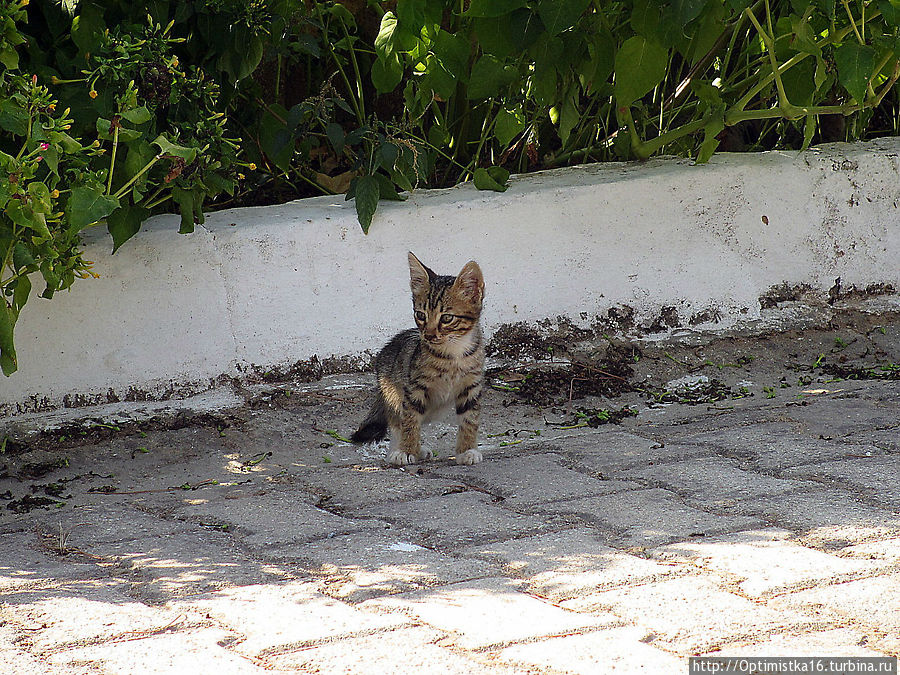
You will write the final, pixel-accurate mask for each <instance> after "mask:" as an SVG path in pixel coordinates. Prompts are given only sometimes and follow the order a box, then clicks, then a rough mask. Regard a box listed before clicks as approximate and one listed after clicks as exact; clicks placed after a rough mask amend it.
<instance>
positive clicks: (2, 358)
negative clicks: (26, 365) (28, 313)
mask: <svg viewBox="0 0 900 675" xmlns="http://www.w3.org/2000/svg"><path fill="white" fill-rule="evenodd" d="M18 318H19V313H18V312H17V311H16V310H15V309H13V308H12V307H10V306H9V305H7V304H6V300H4V299H3V298H2V297H0V370H2V371H3V374H4V375H6V376H7V377H9V376H10V375H12V374H13V373H14V372H16V369H17V368H18V363H17V361H16V347H15V345H14V344H13V330H14V329H15V327H16V319H18Z"/></svg>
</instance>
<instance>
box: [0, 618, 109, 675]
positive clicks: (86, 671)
mask: <svg viewBox="0 0 900 675" xmlns="http://www.w3.org/2000/svg"><path fill="white" fill-rule="evenodd" d="M23 634H24V632H23V631H17V630H15V628H14V627H13V625H12V623H11V622H10V621H9V619H8V618H7V616H6V615H5V614H4V609H3V605H2V603H0V664H2V667H3V671H2V672H3V673H4V674H5V673H9V674H10V675H97V673H99V672H100V671H99V670H97V668H95V667H94V666H92V665H90V664H78V665H76V664H68V665H67V666H65V667H63V666H56V665H53V664H51V663H49V662H48V661H47V659H46V658H40V657H37V656H35V655H34V654H29V653H28V652H27V651H24V650H23V649H20V648H19V647H18V646H17V643H18V641H19V640H21V639H22V637H23Z"/></svg>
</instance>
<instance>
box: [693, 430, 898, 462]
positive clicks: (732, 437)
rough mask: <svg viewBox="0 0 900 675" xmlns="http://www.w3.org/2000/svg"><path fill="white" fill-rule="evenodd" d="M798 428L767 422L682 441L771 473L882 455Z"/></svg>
mask: <svg viewBox="0 0 900 675" xmlns="http://www.w3.org/2000/svg"><path fill="white" fill-rule="evenodd" d="M797 426H798V425H796V424H791V423H786V422H765V423H762V424H756V425H753V426H749V427H737V428H725V429H719V430H716V431H710V432H706V433H701V434H696V435H693V436H688V437H684V438H682V439H680V442H682V443H690V444H701V445H703V446H715V447H717V448H719V449H720V451H722V452H723V454H724V455H726V456H728V457H731V458H734V459H738V460H742V461H746V462H750V463H752V464H753V465H755V466H757V467H759V468H761V469H765V470H768V471H776V470H779V469H784V468H787V467H792V466H799V465H801V464H813V463H816V462H823V461H828V460H831V459H839V458H843V457H848V456H853V455H857V456H858V455H860V454H864V453H867V452H868V453H872V454H880V453H881V452H883V451H882V450H880V449H878V448H877V447H875V446H871V445H868V446H867V445H858V444H854V443H845V442H841V441H840V440H836V439H833V440H824V439H821V438H818V435H819V434H816V436H815V437H812V436H810V435H807V434H802V433H798V432H797V431H796V429H797Z"/></svg>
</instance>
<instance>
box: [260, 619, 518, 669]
mask: <svg viewBox="0 0 900 675" xmlns="http://www.w3.org/2000/svg"><path fill="white" fill-rule="evenodd" d="M441 636H442V633H439V632H437V631H434V630H431V629H428V628H399V629H397V630H394V631H390V632H387V633H379V634H377V635H366V636H363V637H355V638H346V639H343V640H341V641H339V642H330V643H327V644H323V645H319V646H316V647H311V648H306V649H303V650H302V651H295V652H290V653H285V654H276V655H273V656H270V657H268V658H267V659H266V664H267V666H270V667H274V668H281V669H284V670H288V671H291V672H296V671H301V672H304V673H318V674H319V675H374V674H376V673H385V674H387V673H441V675H522V671H521V670H518V669H513V668H510V667H506V666H503V665H502V664H497V665H489V664H487V663H485V662H484V658H483V657H479V655H477V654H465V655H464V654H460V653H458V652H454V651H451V650H450V649H447V648H445V647H441V646H439V645H437V644H434V643H435V642H436V641H438V640H439V639H440V638H441ZM475 659H479V660H475Z"/></svg>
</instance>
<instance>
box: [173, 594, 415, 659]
mask: <svg viewBox="0 0 900 675" xmlns="http://www.w3.org/2000/svg"><path fill="white" fill-rule="evenodd" d="M167 607H168V608H169V609H170V610H172V611H178V612H185V613H188V614H189V615H195V616H196V615H199V616H208V617H209V618H212V619H215V620H216V621H217V622H218V623H219V624H220V625H222V626H226V627H228V628H230V629H231V630H233V631H234V632H236V633H237V634H238V635H239V636H240V638H241V639H240V640H239V641H236V642H235V644H234V646H233V647H232V649H233V650H234V651H236V652H238V653H240V654H244V655H247V656H251V657H265V656H266V655H267V654H268V653H270V652H271V653H278V652H279V651H281V650H282V649H283V648H297V647H301V646H305V645H311V644H315V643H316V642H319V641H321V640H326V639H335V638H338V637H346V636H353V635H358V634H360V633H366V632H371V631H373V630H382V629H386V628H394V627H397V626H400V625H404V624H408V623H409V620H408V619H406V618H405V617H403V616H402V615H400V614H378V613H375V612H367V611H362V610H360V609H357V608H354V607H351V606H350V605H348V604H346V603H344V602H341V601H340V600H335V599H334V598H331V597H328V596H327V595H324V594H322V593H320V592H319V591H318V590H317V588H316V586H315V584H312V583H308V582H288V583H283V584H259V585H253V586H241V587H238V588H229V589H225V590H222V591H218V592H216V593H210V594H204V595H197V596H192V597H190V598H184V599H181V600H177V601H173V602H171V603H169V604H168V605H167Z"/></svg>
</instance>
